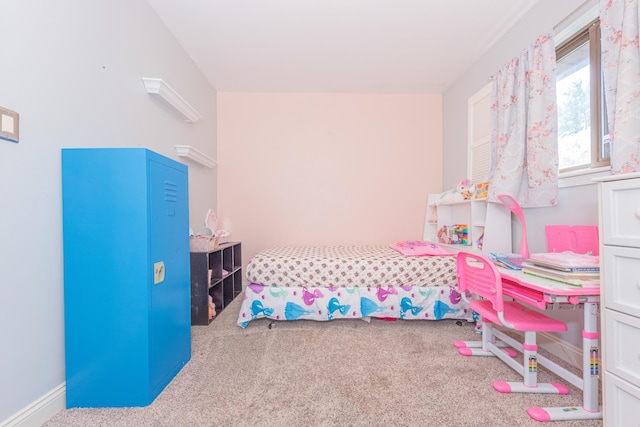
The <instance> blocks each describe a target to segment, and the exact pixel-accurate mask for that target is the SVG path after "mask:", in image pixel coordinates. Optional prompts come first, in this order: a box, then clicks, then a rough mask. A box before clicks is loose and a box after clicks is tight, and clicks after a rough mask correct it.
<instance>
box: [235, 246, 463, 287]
mask: <svg viewBox="0 0 640 427" xmlns="http://www.w3.org/2000/svg"><path fill="white" fill-rule="evenodd" d="M247 279H248V280H249V282H250V283H254V284H260V285H263V286H277V287H324V288H335V287H363V286H366V287H389V286H392V287H393V286H395V287H398V286H420V287H424V286H427V287H432V286H456V285H457V280H456V259H455V257H454V256H425V257H415V256H404V255H402V254H400V253H399V252H398V251H396V250H394V249H391V248H390V247H388V246H311V247H274V248H270V249H265V250H263V251H261V252H259V253H258V254H257V255H255V256H254V257H253V258H252V259H251V261H250V262H249V265H248V266H247Z"/></svg>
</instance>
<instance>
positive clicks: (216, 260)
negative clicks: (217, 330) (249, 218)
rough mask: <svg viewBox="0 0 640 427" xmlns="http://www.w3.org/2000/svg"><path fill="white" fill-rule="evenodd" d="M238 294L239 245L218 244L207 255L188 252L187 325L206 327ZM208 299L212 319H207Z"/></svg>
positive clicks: (240, 246)
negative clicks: (189, 286)
mask: <svg viewBox="0 0 640 427" xmlns="http://www.w3.org/2000/svg"><path fill="white" fill-rule="evenodd" d="M240 293H242V245H241V244H240V243H239V242H233V243H222V244H220V246H219V247H218V248H217V249H214V250H212V251H208V252H191V324H192V325H208V324H209V323H211V322H212V321H213V319H215V318H216V317H217V316H218V315H219V314H220V312H222V310H224V309H225V307H227V306H228V305H229V304H230V303H231V301H233V299H234V298H235V297H237V296H238V295H240ZM209 296H211V298H212V299H213V303H214V304H215V311H216V315H215V316H214V317H213V318H211V319H210V318H209Z"/></svg>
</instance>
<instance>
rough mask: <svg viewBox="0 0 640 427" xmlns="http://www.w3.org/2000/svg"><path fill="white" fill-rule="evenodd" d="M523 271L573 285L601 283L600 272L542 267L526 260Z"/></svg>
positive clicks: (595, 284)
mask: <svg viewBox="0 0 640 427" xmlns="http://www.w3.org/2000/svg"><path fill="white" fill-rule="evenodd" d="M522 272H523V273H525V274H529V275H531V276H536V277H541V278H543V279H549V280H553V281H556V282H561V283H566V284H568V285H573V286H597V285H599V284H600V272H598V271H594V272H566V271H559V270H554V269H551V268H545V267H540V266H537V265H532V264H530V263H528V262H525V263H524V264H523V266H522Z"/></svg>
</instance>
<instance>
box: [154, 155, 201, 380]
mask: <svg viewBox="0 0 640 427" xmlns="http://www.w3.org/2000/svg"><path fill="white" fill-rule="evenodd" d="M172 163H173V161H168V162H166V163H165V162H161V161H157V160H156V159H154V158H151V159H150V160H149V169H148V170H149V181H148V184H149V209H150V212H149V224H150V256H151V264H152V265H151V268H153V270H154V274H153V280H152V281H151V285H150V286H151V292H150V295H151V298H150V305H151V306H150V332H149V340H150V386H151V389H154V388H156V387H157V386H159V385H161V386H162V387H164V386H165V385H166V383H168V380H167V376H169V375H171V377H173V374H175V373H176V372H177V371H178V370H179V369H180V368H181V367H182V362H183V361H185V360H188V359H189V357H190V355H191V311H190V285H189V283H190V266H189V219H188V209H189V203H188V183H187V173H186V168H185V170H180V169H177V168H174V167H172ZM163 275H164V277H162V276H163ZM185 354H188V355H189V356H188V357H187V358H186V359H185Z"/></svg>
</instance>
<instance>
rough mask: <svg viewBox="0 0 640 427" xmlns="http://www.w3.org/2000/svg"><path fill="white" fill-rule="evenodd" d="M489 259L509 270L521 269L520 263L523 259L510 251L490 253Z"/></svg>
mask: <svg viewBox="0 0 640 427" xmlns="http://www.w3.org/2000/svg"><path fill="white" fill-rule="evenodd" d="M489 259H490V260H491V261H493V263H494V264H497V265H499V266H501V267H505V268H508V269H510V270H522V263H523V262H524V260H525V259H524V257H523V256H522V255H520V254H512V253H491V254H489Z"/></svg>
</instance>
